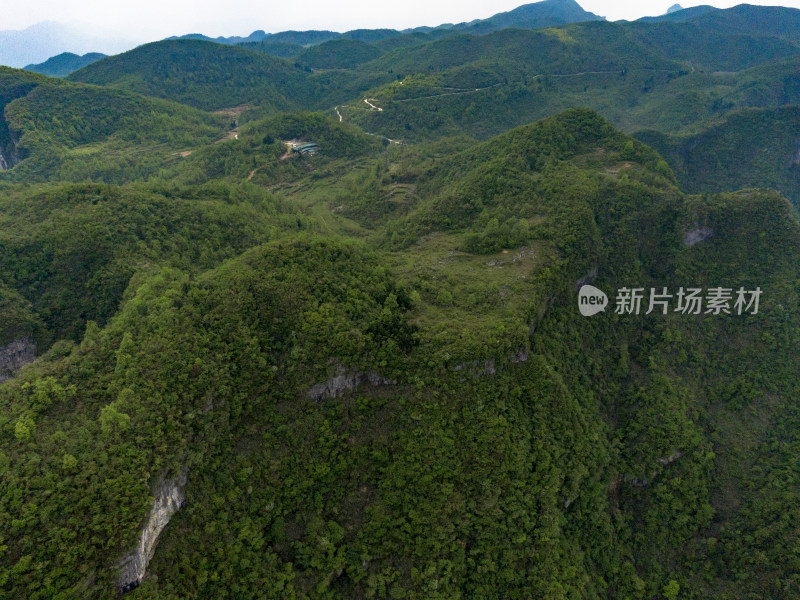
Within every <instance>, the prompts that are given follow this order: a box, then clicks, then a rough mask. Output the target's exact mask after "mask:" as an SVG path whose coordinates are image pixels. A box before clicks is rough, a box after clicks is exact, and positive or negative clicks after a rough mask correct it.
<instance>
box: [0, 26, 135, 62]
mask: <svg viewBox="0 0 800 600" xmlns="http://www.w3.org/2000/svg"><path fill="white" fill-rule="evenodd" d="M135 45H136V43H135V42H132V41H129V40H126V39H122V38H119V37H116V36H111V35H107V36H104V35H98V34H97V33H96V32H95V31H94V30H92V29H91V28H89V27H88V26H86V27H84V26H79V25H66V24H63V23H55V22H51V21H46V22H42V23H37V24H36V25H32V26H31V27H28V28H27V29H23V30H21V31H0V65H7V66H10V67H17V68H21V67H23V66H24V65H30V64H38V63H42V62H44V61H46V60H47V59H48V58H50V57H52V56H56V55H58V54H61V53H63V52H70V53H75V54H81V55H82V54H86V53H87V52H102V53H105V54H116V53H117V52H122V51H124V50H128V49H130V48H133V47H134V46H135Z"/></svg>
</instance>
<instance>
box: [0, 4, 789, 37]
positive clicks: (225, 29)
mask: <svg viewBox="0 0 800 600" xmlns="http://www.w3.org/2000/svg"><path fill="white" fill-rule="evenodd" d="M578 1H579V3H580V4H581V5H582V6H583V7H584V8H585V9H586V10H589V11H591V12H594V13H596V14H599V15H601V16H604V17H607V18H609V19H611V20H618V19H629V20H632V19H636V18H639V17H642V16H646V15H658V14H663V13H664V12H666V10H667V8H668V7H669V6H671V5H672V4H674V2H675V0H664V1H662V0H582V1H581V0H578ZM524 3H525V0H492V1H491V2H488V1H486V0H435V1H431V0H401V1H397V0H394V1H391V2H389V1H386V0H372V1H370V0H294V1H291V0H280V1H278V0H135V1H133V0H113V1H109V0H22V1H19V0H0V30H5V29H24V28H25V27H28V26H30V25H33V24H34V23H37V22H40V21H61V22H81V23H84V24H88V25H91V26H93V27H94V28H96V33H98V34H103V33H107V32H112V33H116V34H122V33H123V32H124V34H125V36H126V37H127V38H128V39H134V40H137V41H150V40H155V39H159V38H162V37H165V36H168V35H179V34H184V33H197V32H199V33H205V34H206V35H212V36H216V35H226V36H227V35H247V34H249V33H250V32H251V31H253V30H255V29H264V30H265V31H268V32H276V31H283V30H287V29H333V30H336V31H345V30H347V29H356V28H361V27H364V28H377V27H390V28H394V29H402V28H406V27H415V26H418V25H438V24H440V23H447V22H461V21H470V20H472V19H476V18H486V17H489V16H491V15H492V14H494V13H497V12H501V11H505V10H510V9H512V8H515V7H517V6H519V5H520V4H524ZM748 3H749V4H762V5H776V4H780V5H783V6H792V7H795V8H800V0H777V1H775V0H773V1H772V2H769V1H766V2H764V1H759V0H749V2H748ZM681 4H682V5H683V6H684V7H689V6H697V5H699V4H712V5H714V6H717V7H719V8H727V7H730V6H735V5H736V4H740V2H727V1H725V0H710V1H708V0H707V1H705V2H688V1H687V2H681Z"/></svg>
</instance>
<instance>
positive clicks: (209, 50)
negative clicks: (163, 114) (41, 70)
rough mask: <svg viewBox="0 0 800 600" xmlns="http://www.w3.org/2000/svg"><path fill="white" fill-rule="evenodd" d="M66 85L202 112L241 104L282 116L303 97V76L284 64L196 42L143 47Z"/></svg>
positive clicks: (95, 66) (91, 68)
mask: <svg viewBox="0 0 800 600" xmlns="http://www.w3.org/2000/svg"><path fill="white" fill-rule="evenodd" d="M69 79H70V80H71V81H79V82H82V83H93V84H96V85H105V86H110V87H115V88H118V89H124V90H128V91H133V92H138V93H141V94H147V95H149V96H155V97H159V98H168V99H171V100H176V101H178V102H183V103H185V104H189V105H190V106H194V107H197V108H202V109H206V110H213V109H221V108H227V107H234V106H237V105H241V104H246V103H253V104H255V103H257V104H258V105H259V106H262V107H264V108H270V109H274V110H286V109H289V108H290V107H292V106H293V99H296V98H300V97H302V95H303V93H304V91H305V83H304V82H305V76H304V73H303V71H302V70H298V69H297V68H295V67H293V66H292V65H291V64H290V63H288V62H285V61H283V60H281V59H277V58H274V57H271V56H268V55H266V54H263V53H260V52H253V51H251V50H247V49H245V48H240V47H237V46H223V45H220V44H214V43H211V42H206V41H200V40H167V41H162V42H154V43H152V44H145V45H144V46H140V47H138V48H136V49H134V50H130V51H128V52H125V53H123V54H119V55H117V56H111V57H109V58H106V59H103V60H101V61H98V62H96V63H93V64H91V65H89V66H88V67H84V68H83V69H81V70H79V71H76V72H74V73H72V74H71V75H70V76H69ZM223 82H224V84H223ZM287 96H290V97H291V99H290V97H287Z"/></svg>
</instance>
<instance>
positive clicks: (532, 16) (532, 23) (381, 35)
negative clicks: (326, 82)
mask: <svg viewBox="0 0 800 600" xmlns="http://www.w3.org/2000/svg"><path fill="white" fill-rule="evenodd" d="M602 20H604V18H603V17H600V16H598V15H596V14H594V13H590V12H587V11H585V10H583V8H581V6H580V4H578V3H577V2H575V0H542V1H541V2H534V3H532V4H524V5H522V6H520V7H518V8H515V9H514V10H511V11H508V12H502V13H497V14H496V15H494V16H492V17H489V18H488V19H476V20H474V21H470V22H468V23H457V24H453V23H445V24H442V25H439V26H437V27H425V26H423V27H415V28H412V29H405V30H402V31H398V30H395V29H354V30H352V31H347V32H344V33H337V32H335V31H315V30H312V31H283V32H280V33H274V34H271V33H266V32H264V31H262V30H257V31H254V32H253V33H251V34H250V35H248V36H247V37H240V36H232V37H216V38H211V37H208V36H205V35H202V34H199V33H190V34H188V35H183V36H174V37H173V38H169V39H194V40H206V41H209V42H217V43H218V44H241V43H253V42H266V43H290V44H299V45H302V46H308V45H314V44H321V43H324V42H327V41H330V40H336V39H348V40H358V41H362V42H377V41H380V40H381V39H385V38H388V37H393V36H398V35H402V34H408V33H431V32H436V31H442V30H443V31H445V32H453V31H458V32H464V33H473V34H481V33H491V32H492V31H497V30H499V29H509V28H518V29H540V28H543V27H557V26H559V25H567V24H569V23H580V22H582V21H602Z"/></svg>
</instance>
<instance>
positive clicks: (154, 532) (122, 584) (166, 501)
mask: <svg viewBox="0 0 800 600" xmlns="http://www.w3.org/2000/svg"><path fill="white" fill-rule="evenodd" d="M184 485H186V475H185V474H182V475H181V476H180V477H178V478H177V479H165V480H163V481H162V482H161V484H160V485H159V486H158V489H157V490H156V497H155V499H154V500H153V508H152V509H151V510H150V516H149V517H148V519H147V523H146V524H145V526H144V529H142V533H141V535H140V536H139V543H138V544H137V545H136V549H135V550H133V552H131V553H130V554H128V555H127V556H126V557H125V558H124V559H122V561H121V562H120V564H119V568H120V576H119V579H118V580H117V587H118V588H119V591H120V593H123V594H124V593H125V592H129V591H130V590H132V589H134V588H136V587H138V586H139V584H140V583H141V582H142V579H144V576H145V573H146V572H147V565H148V564H149V563H150V560H151V559H152V558H153V555H154V554H155V552H156V545H157V544H158V536H159V535H161V532H162V531H163V530H164V528H165V527H166V526H167V523H169V520H170V519H171V518H172V515H174V514H175V513H176V512H178V510H180V508H181V506H183V503H184V496H183V486H184Z"/></svg>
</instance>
